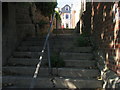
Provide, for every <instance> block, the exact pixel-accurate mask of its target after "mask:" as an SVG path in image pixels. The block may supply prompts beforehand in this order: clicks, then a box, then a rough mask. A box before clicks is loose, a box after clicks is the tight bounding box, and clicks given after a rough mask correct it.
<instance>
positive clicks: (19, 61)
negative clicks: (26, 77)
mask: <svg viewBox="0 0 120 90" xmlns="http://www.w3.org/2000/svg"><path fill="white" fill-rule="evenodd" d="M38 62H39V59H31V58H10V59H9V60H8V64H9V65H12V66H36V65H37V64H38ZM46 62H48V61H47V59H42V64H41V65H42V66H45V65H46Z"/></svg>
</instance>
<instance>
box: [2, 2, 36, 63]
mask: <svg viewBox="0 0 120 90" xmlns="http://www.w3.org/2000/svg"><path fill="white" fill-rule="evenodd" d="M2 8H3V10H2V11H3V12H2V17H3V18H2V25H3V26H2V62H3V65H5V64H6V62H7V60H8V58H9V57H10V56H11V54H12V52H13V51H14V50H15V49H16V47H17V46H18V45H19V44H20V42H21V41H22V39H23V38H24V37H26V36H28V35H31V36H33V34H34V33H33V32H34V31H35V26H34V25H33V24H32V22H31V18H30V15H29V7H28V6H27V5H22V4H20V3H2Z"/></svg>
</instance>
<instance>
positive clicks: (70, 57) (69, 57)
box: [60, 52, 93, 60]
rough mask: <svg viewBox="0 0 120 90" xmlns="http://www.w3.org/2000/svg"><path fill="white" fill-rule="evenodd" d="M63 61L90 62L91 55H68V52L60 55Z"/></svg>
mask: <svg viewBox="0 0 120 90" xmlns="http://www.w3.org/2000/svg"><path fill="white" fill-rule="evenodd" d="M60 55H61V57H63V59H73V60H74V59H75V60H85V59H87V60H92V59H93V54H91V53H70V52H62V53H60Z"/></svg>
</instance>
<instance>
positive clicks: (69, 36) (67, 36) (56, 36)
mask: <svg viewBox="0 0 120 90" xmlns="http://www.w3.org/2000/svg"><path fill="white" fill-rule="evenodd" d="M79 36H80V35H71V34H58V35H56V34H53V35H52V36H51V37H49V40H50V41H52V40H53V41H54V40H56V41H57V40H58V39H59V40H62V39H68V40H73V39H76V38H79ZM45 38H46V36H42V37H28V38H26V39H25V40H26V41H45Z"/></svg>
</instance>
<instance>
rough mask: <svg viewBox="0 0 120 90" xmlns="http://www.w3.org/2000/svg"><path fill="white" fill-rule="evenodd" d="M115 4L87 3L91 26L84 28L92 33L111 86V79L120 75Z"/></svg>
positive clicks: (100, 64)
mask: <svg viewBox="0 0 120 90" xmlns="http://www.w3.org/2000/svg"><path fill="white" fill-rule="evenodd" d="M113 5H114V3H113V2H100V3H99V2H91V3H87V8H86V9H87V10H86V12H87V13H86V17H87V16H90V15H91V20H90V22H88V23H87V26H90V25H91V27H89V28H87V29H85V30H84V32H86V31H87V33H89V34H90V35H91V41H92V44H93V46H94V49H95V53H94V54H95V57H96V60H97V61H98V67H99V69H100V70H101V76H102V79H103V80H104V81H105V82H107V83H109V85H107V86H106V87H109V88H110V87H113V84H111V83H110V82H109V80H110V79H111V78H112V79H113V80H114V81H115V78H116V77H117V76H120V44H119V42H120V31H119V30H120V29H118V30H117V31H116V30H115V29H114V28H115V25H116V23H114V22H113V14H112V9H113ZM88 7H91V8H88ZM119 28H120V27H119ZM88 31H90V32H88ZM113 77H114V78H113ZM112 79H111V80H112ZM119 83H120V82H119ZM110 84H111V85H110Z"/></svg>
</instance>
